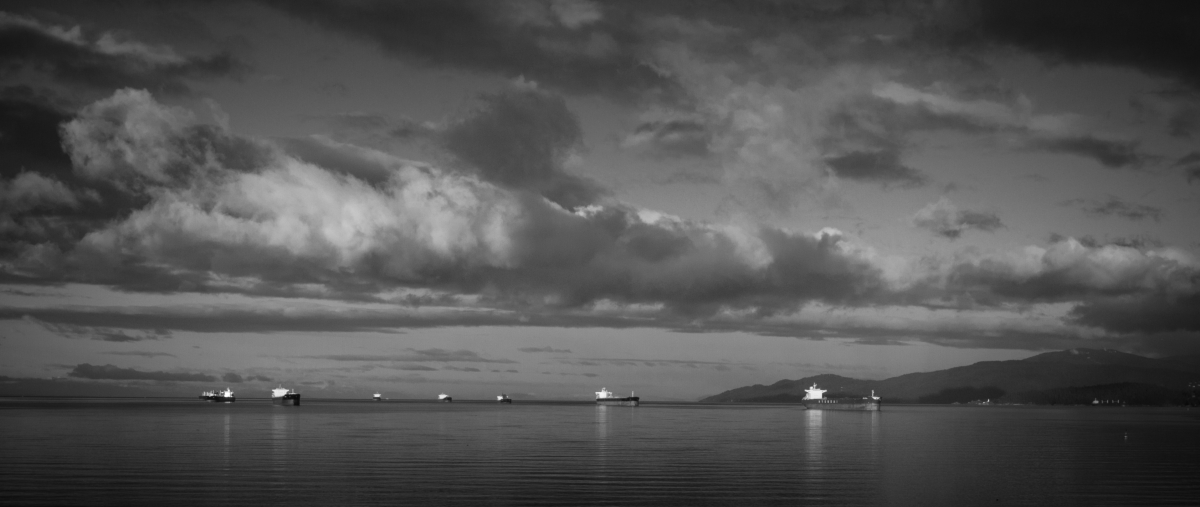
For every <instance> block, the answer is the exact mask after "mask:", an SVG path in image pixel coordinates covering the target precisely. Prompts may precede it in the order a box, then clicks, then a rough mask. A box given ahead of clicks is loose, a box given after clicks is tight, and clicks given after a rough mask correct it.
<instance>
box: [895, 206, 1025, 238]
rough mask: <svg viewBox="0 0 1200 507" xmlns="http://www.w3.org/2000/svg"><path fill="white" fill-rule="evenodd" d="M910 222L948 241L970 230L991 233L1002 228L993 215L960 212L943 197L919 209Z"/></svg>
mask: <svg viewBox="0 0 1200 507" xmlns="http://www.w3.org/2000/svg"><path fill="white" fill-rule="evenodd" d="M911 220H912V224H913V226H915V227H920V228H922V229H926V230H928V231H930V232H932V233H934V234H937V235H938V236H942V237H945V238H950V239H957V238H958V237H959V236H961V235H962V233H963V232H966V231H968V230H971V229H975V230H979V231H984V232H991V231H994V230H996V229H999V228H1002V227H1004V224H1003V223H1001V222H1000V218H999V217H997V216H996V215H995V214H992V213H987V212H982V211H971V210H960V209H958V206H955V205H954V203H952V202H950V200H949V199H947V198H945V197H942V198H941V199H939V200H937V201H935V202H931V203H929V204H928V205H926V206H925V207H924V208H921V209H920V210H919V211H917V213H916V214H915V215H913V217H912V219H911Z"/></svg>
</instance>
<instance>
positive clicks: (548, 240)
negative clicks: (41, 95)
mask: <svg viewBox="0 0 1200 507" xmlns="http://www.w3.org/2000/svg"><path fill="white" fill-rule="evenodd" d="M529 93H533V94H534V95H531V96H529V97H538V98H532V99H529V100H532V101H533V103H536V104H541V103H542V102H541V101H542V100H543V99H544V97H543V95H542V94H543V93H544V92H541V91H536V90H535V91H530V92H529ZM522 97H525V96H524V95H522ZM529 97H526V98H527V99H528V98H529ZM497 100H499V99H497ZM521 100H522V101H523V100H525V99H521ZM519 102H520V101H519ZM552 102H553V101H552ZM520 103H522V104H523V103H524V102H520ZM505 107H507V106H505ZM555 107H557V106H555ZM518 109H519V108H518ZM506 114H507V113H506ZM513 114H517V113H513ZM485 116H486V115H485ZM518 116H519V115H518ZM500 117H504V118H507V117H509V116H506V115H500ZM494 119H495V118H493V119H491V120H486V121H484V120H478V118H477V117H472V118H471V119H469V120H467V123H471V122H474V121H483V123H484V124H488V125H491V122H492V121H493V120H494ZM464 128H465V127H464ZM489 128H490V127H489ZM538 128H539V129H540V128H541V127H538ZM472 129H474V127H472V128H471V129H468V130H469V131H472V132H479V131H481V130H472ZM484 130H486V129H484ZM63 132H64V143H65V145H66V146H67V148H68V151H69V153H70V155H71V157H72V159H73V160H75V162H76V166H77V167H76V170H77V171H78V172H80V173H81V174H83V175H85V176H86V177H88V178H103V179H106V180H109V181H114V182H116V183H117V184H119V185H120V188H121V191H122V192H124V193H126V194H129V195H135V196H139V198H140V199H142V201H141V202H144V204H143V205H141V206H140V207H137V208H135V209H133V210H131V211H130V212H128V213H127V214H126V215H125V216H124V217H123V218H121V219H120V220H115V221H111V222H105V223H102V224H99V226H98V227H96V228H95V229H92V230H90V231H89V232H87V233H86V234H85V235H83V236H82V238H81V239H80V240H79V241H78V242H77V243H74V244H70V245H66V246H65V247H60V246H57V245H55V246H54V248H52V249H51V248H48V247H47V246H45V245H28V246H27V247H26V248H25V249H24V250H22V251H21V252H19V253H18V254H17V255H16V258H15V259H12V260H11V261H10V262H12V264H10V265H9V267H8V269H9V270H12V271H16V272H20V273H25V274H27V275H29V276H42V277H51V279H59V280H86V281H90V282H93V283H105V284H111V285H114V286H118V287H123V288H126V289H133V290H154V291H168V292H170V291H188V290H190V291H230V292H245V293H252V294H273V295H289V294H291V295H302V294H306V292H303V290H306V289H304V288H305V287H310V288H311V287H320V288H322V289H320V290H317V291H316V292H313V293H312V294H319V295H322V296H323V297H343V298H348V299H353V298H355V297H357V296H356V295H363V294H366V295H372V294H377V293H379V292H380V291H383V290H388V289H391V288H394V287H398V286H412V287H426V288H431V289H437V290H445V291H448V292H449V293H463V294H475V295H478V296H480V297H482V299H479V300H478V301H481V302H489V303H488V304H496V305H502V306H503V305H511V304H516V305H519V306H532V307H577V306H581V305H587V304H592V303H595V302H598V301H602V300H610V301H613V302H616V303H618V304H643V303H645V304H661V305H664V308H666V309H668V310H671V311H683V312H685V313H694V312H700V313H707V312H712V311H715V310H717V309H719V308H721V307H722V306H732V307H763V308H771V309H786V308H794V307H796V306H797V305H802V304H804V302H806V301H809V300H825V301H831V302H841V303H854V302H862V301H866V300H868V299H869V298H871V297H872V296H873V295H875V294H878V293H879V292H881V291H884V290H886V286H885V285H886V284H885V283H884V282H883V281H882V280H881V278H880V273H879V270H878V268H876V267H875V266H873V265H872V263H871V261H870V260H869V259H867V258H866V257H863V256H862V255H861V252H859V251H858V250H856V249H855V248H854V247H853V246H852V245H851V244H850V243H848V242H847V241H845V240H844V239H843V237H842V236H841V234H840V233H822V234H818V235H809V234H802V233H796V232H791V231H785V230H781V229H777V228H771V227H762V228H758V229H746V228H741V227H732V226H719V225H713V224H705V223H694V222H689V221H685V220H680V219H677V218H673V217H669V216H666V215H662V214H658V213H654V212H650V211H646V210H638V209H634V208H631V207H628V206H624V205H620V204H615V203H614V204H593V205H589V206H586V207H579V208H576V209H574V210H568V209H564V208H562V207H561V206H558V205H556V204H555V203H553V202H551V201H549V200H547V199H543V198H541V197H539V196H536V195H531V194H530V193H529V192H526V191H525V190H524V189H522V188H518V187H520V185H524V184H525V183H528V182H532V179H522V178H532V176H522V175H520V174H518V175H516V176H512V175H508V173H506V172H504V171H503V170H497V171H498V172H497V173H495V174H491V175H490V176H487V177H488V178H492V177H494V178H498V179H504V178H514V179H510V180H507V181H510V182H513V183H512V185H506V184H500V183H493V182H491V181H488V180H485V179H484V174H483V172H481V173H475V172H473V171H468V172H456V171H449V170H444V169H440V168H437V167H432V166H428V165H424V164H417V163H412V162H409V161H405V160H401V159H397V158H395V157H392V156H390V155H386V154H384V153H382V152H376V151H373V150H369V149H365V148H358V147H353V146H348V145H339V144H337V143H334V144H329V145H327V146H326V149H328V150H331V151H335V152H338V153H340V155H341V158H340V159H339V158H337V157H328V158H327V159H326V160H325V162H326V163H328V164H329V166H328V167H325V166H318V165H314V164H312V163H306V162H302V161H300V160H297V159H295V158H293V157H291V156H288V155H286V154H284V153H282V152H281V151H279V150H275V149H272V148H270V147H268V146H264V145H262V144H261V143H258V142H255V141H249V140H244V139H240V138H237V137H234V136H231V135H229V134H228V133H226V132H225V131H223V130H222V129H221V128H220V127H214V126H208V125H199V124H197V123H196V120H195V118H194V116H193V115H190V114H189V113H187V112H186V111H183V110H180V109H177V108H172V107H167V106H162V105H160V104H158V103H157V102H156V101H154V100H153V98H152V97H150V96H149V94H147V93H145V92H139V91H132V90H123V91H119V92H117V93H116V94H114V95H113V96H112V97H110V98H108V99H104V100H102V101H99V102H97V103H96V104H93V105H92V106H89V107H88V108H85V109H84V110H83V111H82V112H81V114H80V115H79V117H78V118H76V119H75V120H73V121H71V122H70V123H68V124H67V125H66V126H64V128H63ZM467 137H468V138H469V137H470V136H467ZM536 137H537V136H535V138H536ZM556 139H560V138H551V139H544V138H543V139H542V141H543V142H546V143H548V144H549V146H547V147H536V146H532V147H530V150H531V151H533V152H535V153H541V154H542V155H538V156H536V157H533V158H534V159H537V160H542V161H544V162H547V163H550V162H553V161H555V160H557V158H558V157H559V156H560V155H557V154H556V153H559V152H558V151H556V150H561V149H563V148H564V147H565V146H567V145H566V144H562V143H560V142H559V141H558V140H556ZM497 149H500V148H497ZM504 149H505V150H506V149H508V148H504ZM502 151H503V150H502ZM501 158H502V157H501ZM339 160H348V161H355V162H356V163H355V164H349V163H345V164H341V163H339V162H338V161H339ZM522 160H524V159H522ZM481 163H485V162H481ZM505 163H507V162H505ZM548 168H550V166H549V165H547V166H544V169H545V170H551V169H548ZM537 174H543V175H544V174H547V173H546V172H545V171H543V172H541V173H537ZM550 174H551V175H553V174H556V173H553V172H551V173H550ZM530 184H532V183H530ZM547 197H549V196H547ZM585 202H586V201H585ZM30 274H31V275H30ZM296 291H301V292H296Z"/></svg>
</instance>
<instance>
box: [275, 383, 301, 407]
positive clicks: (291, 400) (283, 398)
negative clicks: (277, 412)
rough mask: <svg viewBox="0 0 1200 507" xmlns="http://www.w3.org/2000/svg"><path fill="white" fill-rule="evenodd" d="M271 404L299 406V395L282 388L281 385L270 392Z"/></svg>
mask: <svg viewBox="0 0 1200 507" xmlns="http://www.w3.org/2000/svg"><path fill="white" fill-rule="evenodd" d="M271 403H279V404H281V405H293V406H295V405H299V404H300V393H298V392H296V391H293V390H291V389H288V388H286V387H283V386H282V385H281V386H279V387H276V388H275V389H272V390H271Z"/></svg>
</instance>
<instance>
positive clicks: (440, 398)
mask: <svg viewBox="0 0 1200 507" xmlns="http://www.w3.org/2000/svg"><path fill="white" fill-rule="evenodd" d="M438 401H446V402H450V401H454V398H453V397H451V396H450V395H449V394H446V393H442V394H439V395H438Z"/></svg>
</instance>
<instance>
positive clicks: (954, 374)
mask: <svg viewBox="0 0 1200 507" xmlns="http://www.w3.org/2000/svg"><path fill="white" fill-rule="evenodd" d="M813 384H817V385H818V386H819V387H821V388H822V389H826V390H828V391H829V392H828V393H826V396H834V397H837V396H864V395H867V394H870V393H871V392H872V391H874V392H875V394H876V395H879V396H881V397H883V399H884V400H885V402H890V403H968V402H971V401H981V400H990V401H991V402H1000V403H1036V404H1085V403H1092V402H1093V401H1096V400H1103V401H1106V402H1110V403H1119V404H1130V405H1179V404H1194V403H1195V402H1196V390H1197V385H1200V357H1198V356H1194V355H1192V356H1180V357H1173V358H1163V359H1154V358H1149V357H1142V356H1138V355H1135V354H1129V353H1125V352H1120V351H1116V350H1107V349H1106V350H1097V349H1082V348H1081V349H1070V350H1062V351H1057V352H1047V353H1044V354H1038V355H1036V356H1033V357H1030V358H1027V359H1022V360H1015V361H982V362H978V363H975V364H972V365H969V366H960V367H956V368H950V369H946V370H939V371H932V372H923V373H909V374H907V375H900V376H898V377H892V378H889V379H885V380H859V379H854V378H849V377H843V376H840V375H832V374H825V375H815V376H811V377H804V378H800V379H796V380H780V381H778V382H776V383H774V384H771V385H762V384H755V385H752V386H746V387H739V388H737V389H731V390H729V391H725V392H723V393H720V394H717V395H714V396H709V397H706V398H703V399H701V400H700V401H703V402H710V403H723V402H735V403H737V402H741V403H796V402H799V401H800V400H801V399H803V398H804V390H805V389H806V388H808V387H809V386H811V385H813Z"/></svg>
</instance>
